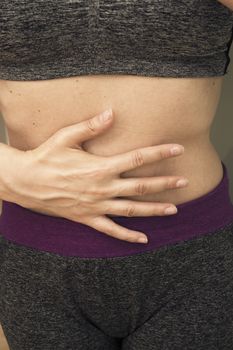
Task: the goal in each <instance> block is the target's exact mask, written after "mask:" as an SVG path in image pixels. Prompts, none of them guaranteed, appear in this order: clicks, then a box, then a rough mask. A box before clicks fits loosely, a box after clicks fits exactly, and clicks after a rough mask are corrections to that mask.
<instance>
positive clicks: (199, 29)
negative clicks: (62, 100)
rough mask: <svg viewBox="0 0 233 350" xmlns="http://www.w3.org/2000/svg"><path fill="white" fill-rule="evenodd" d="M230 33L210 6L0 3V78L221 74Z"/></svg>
mask: <svg viewBox="0 0 233 350" xmlns="http://www.w3.org/2000/svg"><path fill="white" fill-rule="evenodd" d="M232 28H233V11H231V10H230V9H229V8H227V7H226V6H225V5H223V4H221V3H220V2H218V1H217V0H140V1H139V0H56V1H54V0H35V1H33V0H11V1H9V0H1V5H0V79H6V80H7V79H9V80H38V79H53V78H60V77H69V76H75V75H87V74H136V75H146V76H161V77H203V76H218V75H224V74H226V73H227V68H228V65H229V62H230V58H229V55H228V52H229V49H230V46H231V43H232V37H233V29H232Z"/></svg>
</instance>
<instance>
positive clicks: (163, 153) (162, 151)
mask: <svg viewBox="0 0 233 350" xmlns="http://www.w3.org/2000/svg"><path fill="white" fill-rule="evenodd" d="M159 155H160V158H161V159H164V158H167V157H168V155H169V154H168V151H167V149H166V148H164V147H161V148H160V149H159Z"/></svg>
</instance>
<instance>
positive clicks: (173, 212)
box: [164, 207, 177, 214]
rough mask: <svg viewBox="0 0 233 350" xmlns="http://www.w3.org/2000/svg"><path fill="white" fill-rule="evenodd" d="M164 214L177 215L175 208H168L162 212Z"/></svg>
mask: <svg viewBox="0 0 233 350" xmlns="http://www.w3.org/2000/svg"><path fill="white" fill-rule="evenodd" d="M164 213H165V214H175V213H177V208H176V207H168V208H166V209H165V210H164Z"/></svg>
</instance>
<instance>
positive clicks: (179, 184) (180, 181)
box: [176, 179, 188, 187]
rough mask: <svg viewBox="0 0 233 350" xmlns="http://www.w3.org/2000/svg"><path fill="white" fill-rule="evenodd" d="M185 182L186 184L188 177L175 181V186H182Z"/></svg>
mask: <svg viewBox="0 0 233 350" xmlns="http://www.w3.org/2000/svg"><path fill="white" fill-rule="evenodd" d="M187 184H188V179H181V180H178V181H177V183H176V186H177V187H182V186H186V185H187Z"/></svg>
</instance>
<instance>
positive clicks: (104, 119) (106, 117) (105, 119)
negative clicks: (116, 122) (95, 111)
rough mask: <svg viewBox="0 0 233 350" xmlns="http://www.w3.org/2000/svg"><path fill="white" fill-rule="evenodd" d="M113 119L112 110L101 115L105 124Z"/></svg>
mask: <svg viewBox="0 0 233 350" xmlns="http://www.w3.org/2000/svg"><path fill="white" fill-rule="evenodd" d="M111 117H112V109H111V108H109V109H107V110H106V111H104V112H103V113H101V115H100V120H101V121H102V122H103V123H105V122H107V121H109V120H110V119H111Z"/></svg>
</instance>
